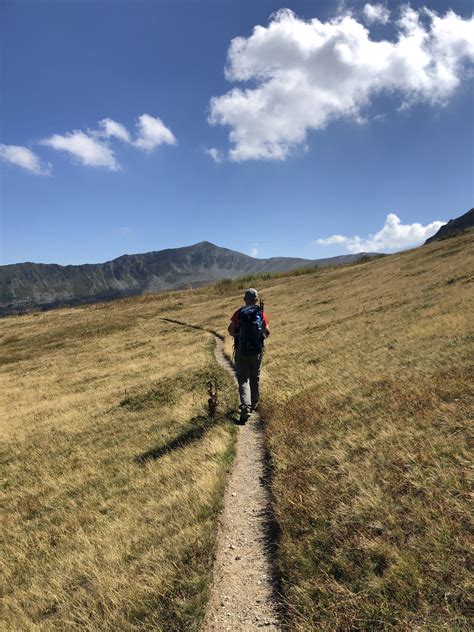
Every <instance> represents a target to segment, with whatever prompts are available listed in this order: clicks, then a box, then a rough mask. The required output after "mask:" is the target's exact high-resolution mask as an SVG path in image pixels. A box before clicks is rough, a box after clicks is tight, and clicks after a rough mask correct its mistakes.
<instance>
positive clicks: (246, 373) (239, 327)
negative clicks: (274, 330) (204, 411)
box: [228, 288, 270, 423]
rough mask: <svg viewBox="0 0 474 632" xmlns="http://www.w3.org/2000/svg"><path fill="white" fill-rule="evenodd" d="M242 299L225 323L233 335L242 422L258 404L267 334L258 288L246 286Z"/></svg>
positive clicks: (266, 318) (268, 333) (268, 331)
mask: <svg viewBox="0 0 474 632" xmlns="http://www.w3.org/2000/svg"><path fill="white" fill-rule="evenodd" d="M244 301H245V305H244V306H243V307H241V308H239V309H238V310H237V311H235V312H234V313H233V314H232V318H231V319H230V325H229V327H228V332H229V334H230V335H231V336H233V338H234V352H235V371H236V374H237V381H238V383H239V397H240V422H241V423H245V422H246V421H247V420H248V419H249V417H250V415H251V413H252V411H253V410H256V409H257V406H258V399H259V381H260V365H261V363H262V357H263V350H264V340H265V338H268V336H269V335H270V329H269V327H268V322H269V321H268V317H267V315H266V314H265V312H264V311H263V308H262V307H261V306H259V305H257V302H258V292H257V290H255V289H254V288H250V289H248V290H247V291H246V292H245V295H244Z"/></svg>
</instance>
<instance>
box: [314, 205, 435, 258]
mask: <svg viewBox="0 0 474 632" xmlns="http://www.w3.org/2000/svg"><path fill="white" fill-rule="evenodd" d="M444 224H446V222H440V221H435V222H431V224H427V225H426V226H422V225H421V224H418V223H414V224H402V223H401V221H400V218H399V217H398V216H397V215H395V213H389V214H388V215H387V217H386V219H385V224H384V225H383V228H382V229H381V230H379V231H378V232H377V233H375V234H373V235H369V236H368V237H367V238H362V237H358V236H357V235H356V236H354V237H344V235H332V236H331V237H327V238H326V239H317V240H316V241H315V243H316V244H319V245H321V246H334V245H342V246H344V247H345V248H346V250H347V251H348V252H352V253H357V252H381V251H383V250H403V249H404V248H409V247H410V246H416V245H418V244H420V243H422V242H423V241H425V240H426V239H428V237H431V236H432V235H434V234H435V233H436V232H437V231H438V230H439V229H440V228H441V226H443V225H444Z"/></svg>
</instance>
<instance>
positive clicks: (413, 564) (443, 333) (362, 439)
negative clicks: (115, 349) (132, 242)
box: [183, 233, 474, 631]
mask: <svg viewBox="0 0 474 632" xmlns="http://www.w3.org/2000/svg"><path fill="white" fill-rule="evenodd" d="M472 246H473V234H472V233H470V234H469V235H466V236H463V237H460V238H455V239H451V240H448V241H444V242H438V243H434V244H432V245H430V246H428V247H424V248H421V249H417V250H413V251H409V252H406V253H403V254H400V255H396V256H393V257H389V258H386V259H379V260H376V261H372V262H368V263H364V264H362V265H357V266H350V267H345V268H335V269H333V270H331V271H321V272H318V273H315V274H311V275H305V276H301V277H298V278H288V279H279V280H274V281H271V280H269V281H265V282H264V283H263V284H262V285H263V287H262V286H261V287H262V290H263V292H262V293H263V295H264V298H265V299H266V306H267V310H268V312H269V316H270V319H271V326H272V336H271V338H270V339H269V342H268V349H267V356H266V359H265V368H264V371H263V393H264V401H263V407H262V411H263V415H264V417H265V420H266V432H267V441H268V447H269V449H270V453H271V458H272V461H273V468H274V473H273V493H274V502H275V511H276V516H277V520H278V523H279V525H280V529H281V539H280V545H279V565H280V570H281V573H282V577H283V586H284V589H285V598H286V600H287V603H288V608H289V612H290V614H291V617H292V624H293V627H294V628H295V629H298V630H315V629H317V630H377V629H383V630H388V629H393V630H413V629H422V630H430V631H431V630H437V629H440V630H441V629H443V630H444V629H449V630H458V629H459V630H461V629H467V628H468V625H469V624H468V621H469V620H468V602H467V600H468V585H469V575H468V571H467V560H468V558H469V548H468V516H469V512H468V504H467V503H468V490H469V488H468V481H467V477H468V445H467V440H468V428H469V426H468V420H469V417H470V416H471V417H472V410H473V409H472V405H473V391H472V378H473V364H472V358H473V350H474V349H473V347H474V345H473V342H474V335H473V334H474V331H473V325H472V314H473V313H474V292H473V287H474V286H473V282H474V248H473V247H472ZM239 294H240V292H238V293H236V294H235V296H233V297H232V299H231V300H230V301H227V304H224V303H223V301H222V300H221V299H219V300H215V301H214V302H210V309H211V312H213V313H212V315H211V317H210V318H209V319H208V324H209V325H211V326H215V327H218V326H219V323H221V322H222V312H223V311H224V312H227V313H229V312H230V310H231V308H232V307H233V306H234V305H235V304H236V303H237V304H238V302H239V298H240V296H239ZM213 305H214V308H213V309H212V307H213ZM183 316H184V317H187V316H186V315H183ZM191 316H192V314H191V313H190V314H189V318H191ZM470 317H471V320H470ZM221 328H222V330H223V326H222V324H221Z"/></svg>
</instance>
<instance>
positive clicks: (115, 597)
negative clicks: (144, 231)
mask: <svg viewBox="0 0 474 632" xmlns="http://www.w3.org/2000/svg"><path fill="white" fill-rule="evenodd" d="M177 297H178V295H176V294H174V295H165V296H162V297H157V299H156V300H154V301H153V302H152V303H150V304H141V303H139V302H132V303H129V302H127V301H123V302H120V301H119V302H115V303H108V304H104V305H98V306H93V307H85V308H75V309H61V310H57V311H51V312H47V313H34V314H30V315H27V316H20V317H11V318H6V319H4V320H2V321H1V323H0V331H1V336H2V338H1V341H2V365H1V389H0V396H1V402H0V408H1V410H2V411H4V413H6V414H4V415H3V421H2V424H1V433H2V444H3V450H2V451H3V457H4V458H3V466H2V470H3V472H2V477H4V481H5V490H4V493H5V498H4V516H5V521H4V525H3V529H2V531H3V539H4V542H3V547H4V549H3V550H4V554H3V571H4V581H3V584H4V587H5V596H4V615H3V616H2V620H3V622H4V623H3V625H4V626H5V627H2V629H7V630H36V629H41V630H52V629H81V630H101V631H102V630H114V631H116V630H138V629H142V630H144V629H146V630H150V629H157V630H161V629H162V630H185V629H186V630H194V629H197V627H198V624H199V621H200V619H201V618H202V615H203V608H204V606H205V603H206V599H207V589H208V583H209V577H210V572H211V565H212V556H213V547H214V535H215V516H216V509H217V507H218V506H219V503H220V501H221V498H222V492H223V489H224V485H225V481H226V472H227V470H228V468H229V464H230V461H231V458H232V454H233V432H234V426H233V425H232V424H231V423H230V421H229V420H228V419H226V415H228V413H229V412H230V410H231V409H232V408H233V407H235V404H236V399H235V393H234V389H233V385H232V382H231V380H230V379H229V377H228V375H227V374H226V373H225V372H224V371H223V370H222V369H221V368H220V367H218V365H217V363H215V361H214V359H213V354H212V345H211V340H210V336H206V335H205V334H201V333H198V332H196V331H193V330H188V329H182V330H180V331H179V335H178V336H176V335H175V333H176V332H175V327H174V326H171V325H170V324H169V323H166V322H163V321H162V320H161V316H162V314H163V313H164V311H166V313H167V314H170V313H173V309H174V308H175V306H176V304H177V303H179V299H178V298H177ZM208 375H212V376H218V377H219V379H220V381H221V383H222V388H221V400H222V401H221V411H222V413H223V414H222V416H221V417H220V418H218V419H217V420H216V421H214V420H212V421H211V420H210V419H208V418H207V417H206V415H205V409H206V404H207V397H208V395H207V386H206V379H207V376H208Z"/></svg>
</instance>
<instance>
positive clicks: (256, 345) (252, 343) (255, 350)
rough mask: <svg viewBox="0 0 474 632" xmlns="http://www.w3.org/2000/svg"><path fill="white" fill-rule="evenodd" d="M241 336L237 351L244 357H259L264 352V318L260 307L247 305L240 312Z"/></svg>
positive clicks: (237, 343)
mask: <svg viewBox="0 0 474 632" xmlns="http://www.w3.org/2000/svg"><path fill="white" fill-rule="evenodd" d="M239 323H240V326H239V335H238V340H237V341H236V345H235V348H236V351H238V352H239V353H240V354H242V355H258V354H259V353H262V351H263V340H264V337H265V336H264V334H263V316H262V310H261V309H260V307H259V306H258V305H246V306H245V307H241V308H240V310H239Z"/></svg>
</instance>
